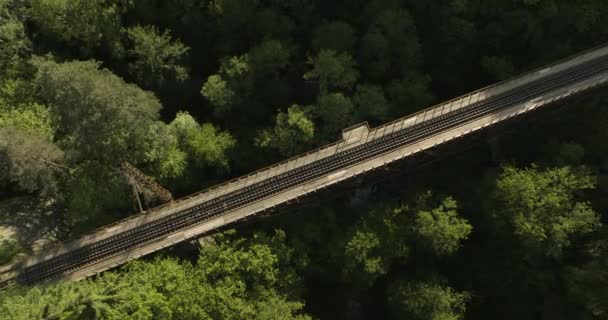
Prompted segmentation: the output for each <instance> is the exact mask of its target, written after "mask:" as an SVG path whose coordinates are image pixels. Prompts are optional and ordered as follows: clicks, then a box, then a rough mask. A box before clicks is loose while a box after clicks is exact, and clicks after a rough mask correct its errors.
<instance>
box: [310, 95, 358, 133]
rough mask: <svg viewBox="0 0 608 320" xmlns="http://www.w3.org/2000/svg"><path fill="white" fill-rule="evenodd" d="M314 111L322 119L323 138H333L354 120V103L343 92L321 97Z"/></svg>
mask: <svg viewBox="0 0 608 320" xmlns="http://www.w3.org/2000/svg"><path fill="white" fill-rule="evenodd" d="M312 112H313V113H314V115H315V116H316V117H318V118H319V119H321V122H322V129H323V138H333V137H334V135H335V134H336V133H337V132H339V131H340V130H341V129H343V128H346V127H347V126H348V125H349V124H352V122H353V103H352V102H351V100H350V99H349V98H347V97H345V96H344V95H343V94H342V93H328V94H324V95H322V96H320V97H319V99H318V100H317V104H316V105H315V106H314V107H313V109H312Z"/></svg>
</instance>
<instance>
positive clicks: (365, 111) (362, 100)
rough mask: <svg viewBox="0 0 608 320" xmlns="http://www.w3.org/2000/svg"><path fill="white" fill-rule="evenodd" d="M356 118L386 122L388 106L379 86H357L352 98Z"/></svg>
mask: <svg viewBox="0 0 608 320" xmlns="http://www.w3.org/2000/svg"><path fill="white" fill-rule="evenodd" d="M353 104H354V105H355V114H356V118H357V119H359V120H370V119H374V120H382V121H384V120H387V119H388V116H389V109H390V105H389V103H388V101H387V100H386V97H385V96H384V91H383V90H382V87H380V86H374V85H365V84H363V85H358V86H357V90H356V92H355V95H354V96H353Z"/></svg>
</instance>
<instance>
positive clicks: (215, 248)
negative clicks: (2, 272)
mask: <svg viewBox="0 0 608 320" xmlns="http://www.w3.org/2000/svg"><path fill="white" fill-rule="evenodd" d="M283 239H284V236H283ZM266 240H267V241H270V242H272V241H278V242H283V240H282V239H281V238H280V235H279V238H277V237H269V238H266ZM271 248H273V245H271V244H268V243H265V242H264V241H263V240H262V239H260V238H258V239H256V240H255V241H247V240H245V239H238V240H235V241H229V240H227V239H226V238H225V237H221V236H220V237H219V238H218V242H217V243H216V244H212V243H210V244H207V245H205V246H204V247H203V249H202V251H201V253H200V256H199V259H198V263H196V264H195V265H193V264H191V263H189V262H185V261H178V260H175V259H171V258H164V259H155V260H153V261H150V262H143V261H134V262H131V263H130V264H128V265H127V266H126V267H123V269H122V270H121V272H107V273H104V274H103V275H101V276H100V277H98V278H96V279H92V280H85V281H80V282H71V283H67V282H66V283H59V284H54V285H50V286H47V287H44V288H33V289H29V290H27V291H25V292H24V293H22V294H16V295H12V296H9V297H7V298H5V299H3V300H2V301H1V304H0V312H1V313H2V314H3V315H4V318H5V319H7V320H11V319H33V318H49V319H117V320H118V319H121V320H122V319H167V320H169V319H268V320H270V319H299V320H304V319H310V318H309V317H308V316H306V315H304V314H302V308H303V304H302V303H301V302H298V301H293V300H291V299H289V298H287V297H286V296H284V295H283V294H282V293H281V292H279V291H278V290H277V286H279V285H280V284H279V283H278V280H279V279H281V276H280V274H281V272H280V271H279V270H278V269H277V266H278V263H279V261H280V259H279V256H278V254H280V253H275V252H273V251H272V250H271Z"/></svg>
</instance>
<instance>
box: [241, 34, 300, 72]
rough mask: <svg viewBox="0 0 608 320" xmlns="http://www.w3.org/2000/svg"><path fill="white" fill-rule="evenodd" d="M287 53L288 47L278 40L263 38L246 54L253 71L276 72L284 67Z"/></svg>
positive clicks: (287, 59)
mask: <svg viewBox="0 0 608 320" xmlns="http://www.w3.org/2000/svg"><path fill="white" fill-rule="evenodd" d="M289 55H290V52H289V50H288V48H286V47H285V46H284V45H283V44H282V43H281V42H280V41H278V40H265V41H263V42H262V43H260V44H259V45H257V46H255V47H253V48H251V50H249V53H248V54H247V56H248V57H249V63H251V65H252V67H253V69H254V72H256V73H261V74H269V73H276V72H278V71H279V70H281V69H283V68H285V67H286V66H287V63H288V62H289Z"/></svg>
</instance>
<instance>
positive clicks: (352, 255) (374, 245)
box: [345, 192, 472, 285]
mask: <svg viewBox="0 0 608 320" xmlns="http://www.w3.org/2000/svg"><path fill="white" fill-rule="evenodd" d="M456 208H457V207H456V202H455V201H454V200H453V199H452V198H450V197H447V198H443V199H436V198H435V197H433V196H432V194H431V193H430V192H426V193H423V194H421V195H419V196H418V197H417V198H416V200H415V201H413V203H412V205H401V206H380V207H378V208H375V209H373V210H372V211H371V212H370V213H369V215H368V216H364V217H363V219H362V220H361V221H360V222H359V224H358V225H357V227H356V228H355V229H354V231H353V235H352V236H351V237H350V239H349V240H347V243H346V250H345V256H346V266H345V271H346V274H347V275H350V276H353V277H355V279H358V280H360V281H362V282H363V283H364V284H367V285H370V284H372V283H373V281H374V280H375V279H376V278H377V277H379V276H382V275H384V274H386V273H387V272H388V271H389V270H390V267H391V265H392V264H393V263H394V262H401V263H403V262H405V261H406V260H407V258H408V257H409V256H410V253H411V251H412V250H413V249H414V248H422V249H425V250H426V251H429V252H431V253H433V254H434V255H437V256H445V255H452V254H454V253H455V252H456V251H457V249H458V248H459V247H460V243H461V242H462V241H463V240H465V239H467V237H468V236H469V234H470V232H471V229H472V227H471V225H470V224H469V223H468V221H467V220H465V219H463V218H459V217H458V215H457V212H456Z"/></svg>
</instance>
